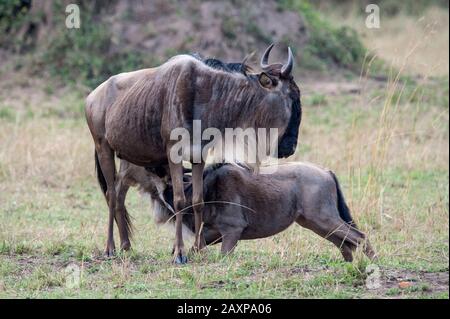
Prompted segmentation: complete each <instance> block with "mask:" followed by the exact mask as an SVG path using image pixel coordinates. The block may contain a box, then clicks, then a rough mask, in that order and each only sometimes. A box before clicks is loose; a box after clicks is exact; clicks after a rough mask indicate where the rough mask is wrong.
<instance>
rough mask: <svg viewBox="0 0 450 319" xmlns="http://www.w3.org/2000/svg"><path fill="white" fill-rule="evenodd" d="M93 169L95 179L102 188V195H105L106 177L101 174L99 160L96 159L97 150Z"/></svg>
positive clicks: (96, 155)
mask: <svg viewBox="0 0 450 319" xmlns="http://www.w3.org/2000/svg"><path fill="white" fill-rule="evenodd" d="M95 171H96V172H97V180H98V183H99V184H100V188H101V189H102V192H103V195H105V196H106V190H107V189H108V187H107V185H106V179H105V176H104V175H103V172H102V168H101V167H100V161H99V160H98V154H97V151H95Z"/></svg>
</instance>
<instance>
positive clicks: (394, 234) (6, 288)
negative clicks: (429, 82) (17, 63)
mask: <svg viewBox="0 0 450 319" xmlns="http://www.w3.org/2000/svg"><path fill="white" fill-rule="evenodd" d="M436 85H438V87H441V86H440V84H436ZM434 90H437V88H435V87H430V88H429V89H427V90H425V92H434ZM365 94H366V95H367V96H370V97H371V98H370V99H369V101H372V102H370V103H368V104H366V103H363V102H361V101H363V100H364V99H363V100H361V97H359V96H351V95H337V96H326V97H325V96H323V97H322V96H321V95H312V96H308V97H306V98H305V99H304V103H303V104H304V122H303V123H304V124H303V126H302V132H301V135H300V146H299V147H300V148H299V151H298V153H297V154H296V159H301V160H308V161H311V162H314V163H318V164H321V165H324V166H327V167H329V168H331V169H333V170H334V171H335V172H336V173H337V175H338V176H339V179H340V181H341V184H342V186H343V190H344V193H345V195H346V198H347V201H348V203H349V205H350V207H351V209H352V212H353V215H354V217H355V219H356V220H357V222H358V224H359V225H360V226H361V227H362V229H364V230H365V231H366V232H367V233H368V234H369V238H370V240H371V242H372V245H373V246H374V248H375V250H376V251H377V252H378V254H379V260H378V261H377V262H376V265H377V266H378V267H379V269H380V271H381V274H382V277H381V283H382V286H381V288H379V289H375V290H371V289H368V288H367V287H366V284H365V282H366V280H367V276H368V274H367V273H366V267H367V266H368V265H370V262H369V261H368V260H367V259H365V258H363V257H362V256H360V255H359V254H357V258H356V260H355V262H354V263H353V264H348V263H345V262H343V261H342V258H341V256H340V254H339V252H338V250H337V249H336V248H335V247H334V246H333V245H331V244H330V243H328V242H327V241H325V240H323V239H321V238H319V237H318V236H317V235H315V234H313V233H312V232H310V231H308V230H306V229H302V228H300V227H298V226H292V227H290V228H289V229H288V230H286V231H285V232H283V233H281V234H278V235H276V236H274V237H271V238H266V239H261V240H255V241H244V242H240V243H239V245H238V247H237V249H236V251H235V253H234V254H233V255H231V256H228V257H223V256H221V255H220V253H219V247H210V248H208V249H207V250H206V251H205V252H204V253H202V254H200V255H195V256H191V258H190V263H189V264H188V265H185V266H176V265H173V264H171V262H170V261H171V255H170V251H171V247H172V240H173V234H172V232H171V231H169V230H167V229H165V228H157V227H156V226H155V225H154V223H153V221H152V218H151V207H150V206H149V204H148V203H147V202H146V199H145V198H141V197H140V195H139V194H138V193H137V192H136V191H135V190H132V191H130V194H129V197H128V198H127V206H128V208H129V211H130V212H131V214H132V215H133V217H134V221H135V225H136V234H135V238H134V241H133V251H132V252H130V253H121V254H119V255H118V256H116V257H115V258H112V259H105V258H104V257H103V255H102V251H103V248H104V247H103V246H104V244H105V240H106V220H107V211H106V204H105V201H104V198H103V195H102V194H101V192H100V190H99V187H98V185H97V183H96V181H95V177H94V167H93V154H92V153H93V152H92V149H93V145H92V142H91V137H90V136H89V132H88V129H87V127H86V124H85V122H84V119H83V117H82V115H81V114H80V112H79V107H78V106H79V105H81V103H82V102H81V97H80V100H79V101H77V95H68V96H66V97H65V98H63V99H62V100H61V101H59V102H58V105H60V110H61V112H62V113H58V112H54V113H50V114H47V113H45V112H44V113H43V112H39V111H38V110H39V108H38V106H35V107H36V108H35V109H32V111H33V112H34V113H35V114H36V115H35V116H34V117H33V118H29V117H20V121H19V122H14V121H10V120H9V119H7V118H2V119H0V121H1V124H2V125H1V126H0V136H8V139H7V141H8V143H5V144H2V146H1V148H0V163H2V164H1V166H0V172H1V173H0V220H1V223H0V297H14V298H16V297H20V298H36V297H39V298H58V297H69V298H70V297H84V298H96V297H105V298H139V297H147V298H246V297H247V298H361V297H364V298H448V239H449V237H448V234H449V233H448V229H449V225H448V205H449V197H448V191H449V186H448V180H449V173H448V166H447V164H448V152H447V151H446V150H445V148H446V145H448V108H447V109H445V108H444V105H442V103H446V102H445V100H444V99H430V98H429V97H428V95H427V94H428V93H426V94H425V96H424V98H423V99H420V100H418V101H417V103H411V102H410V100H409V99H406V98H405V99H403V98H401V99H399V101H400V102H399V106H398V107H397V108H394V109H393V111H392V112H391V113H388V114H389V118H388V120H389V121H386V122H381V124H380V118H383V117H382V116H381V114H382V112H383V110H384V112H386V109H385V108H384V107H383V101H384V99H385V94H384V93H383V92H380V91H378V89H376V88H373V89H369V90H368V91H367V92H365ZM377 94H378V95H380V96H381V97H380V98H379V99H375V100H374V101H373V96H375V95H377ZM324 99H326V101H327V103H326V105H324V103H323V102H320V103H313V102H314V101H317V100H324ZM70 105H71V106H72V108H73V109H72V111H68V109H69V108H70ZM313 105H315V106H313ZM55 107H56V106H55ZM80 108H81V106H80ZM50 109H51V107H50ZM60 114H64V116H61V115H60ZM380 130H382V132H385V131H386V130H387V131H388V132H390V133H393V134H391V135H387V136H389V138H388V139H387V141H388V142H386V145H385V144H383V143H381V144H379V143H378V144H377V143H372V141H373V140H376V137H377V136H378V135H379V132H380ZM11 132H20V134H18V133H11ZM402 132H408V134H400V133H402ZM384 148H386V149H387V151H386V156H381V155H379V154H380V152H381V151H380V150H383V149H384ZM116 237H118V236H117V232H116ZM118 244H119V243H118V238H116V245H118ZM188 246H189V245H188ZM74 265H75V266H76V267H78V268H79V270H80V285H79V286H75V287H73V286H70V285H69V284H70V278H71V277H70V274H71V273H70V272H68V270H67V269H69V268H70V267H72V266H74ZM392 274H394V275H392ZM405 276H406V277H407V278H413V279H414V281H412V283H413V285H412V286H411V287H408V288H406V289H401V288H399V287H398V283H397V282H398V281H400V280H401V278H403V277H405ZM433 276H444V277H445V276H447V277H446V278H447V283H446V284H445V280H444V283H443V282H442V280H441V281H439V280H433V279H432V278H434V277H433ZM389 278H391V279H389ZM392 278H393V279H392ZM430 278H431V279H430ZM436 278H437V277H436Z"/></svg>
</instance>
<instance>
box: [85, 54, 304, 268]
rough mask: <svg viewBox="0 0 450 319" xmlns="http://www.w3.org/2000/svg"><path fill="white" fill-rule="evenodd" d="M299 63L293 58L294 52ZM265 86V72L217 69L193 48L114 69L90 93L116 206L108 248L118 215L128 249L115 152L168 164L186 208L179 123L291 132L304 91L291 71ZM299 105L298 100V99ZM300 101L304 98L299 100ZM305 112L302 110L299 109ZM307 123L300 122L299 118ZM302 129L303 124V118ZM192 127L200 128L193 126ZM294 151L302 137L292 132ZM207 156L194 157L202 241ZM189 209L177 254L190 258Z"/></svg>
mask: <svg viewBox="0 0 450 319" xmlns="http://www.w3.org/2000/svg"><path fill="white" fill-rule="evenodd" d="M290 61H291V62H290V63H291V64H292V58H291V60H290ZM278 73H279V74H280V75H279V76H278V77H276V76H275V75H271V78H274V77H276V81H273V82H271V83H270V84H269V85H265V86H262V85H261V83H260V76H261V75H260V74H250V75H247V74H241V73H234V72H226V71H222V70H217V69H212V68H211V67H209V66H207V65H206V64H204V63H203V62H202V61H199V60H198V59H196V58H194V57H192V56H187V55H183V56H176V57H174V58H172V59H171V60H169V61H168V62H166V63H165V64H163V65H162V66H160V67H158V68H154V69H146V70H141V71H136V72H131V73H128V74H121V75H118V76H116V77H112V78H111V79H109V80H108V81H107V82H105V83H104V84H102V85H100V86H99V87H98V88H97V89H96V90H94V92H92V93H91V94H90V95H89V96H88V98H87V104H86V117H87V121H88V125H89V129H90V130H91V133H92V136H93V139H94V143H95V147H96V156H97V158H98V161H97V163H98V170H99V173H101V175H102V176H103V178H102V177H101V176H100V177H99V180H100V181H103V183H104V185H105V186H104V189H106V192H105V197H106V199H107V202H108V207H109V224H108V241H107V247H106V253H107V254H108V255H111V254H113V253H114V249H115V246H114V239H113V220H114V219H115V220H116V222H117V223H118V227H119V234H120V236H121V242H122V248H124V249H128V248H129V246H130V244H129V238H128V233H127V229H126V225H127V221H126V220H124V219H123V214H121V213H120V209H121V208H120V207H119V208H117V192H116V185H115V184H116V171H115V165H114V155H115V154H116V155H117V156H118V157H119V158H122V159H125V160H127V161H129V162H131V163H133V164H136V165H140V166H147V167H167V166H168V171H169V172H170V176H171V180H172V183H173V189H174V207H175V210H176V211H180V210H181V209H183V208H184V206H185V203H186V198H185V195H184V190H183V183H182V179H183V168H182V164H181V163H173V162H171V161H170V160H169V158H168V154H169V151H170V149H171V147H172V146H173V145H174V144H175V143H176V141H171V140H170V138H169V137H170V133H171V131H172V130H173V129H175V128H178V127H182V128H186V129H188V130H191V128H192V121H193V120H201V121H202V129H203V130H204V129H206V128H208V127H215V128H218V129H220V130H224V129H225V128H226V127H230V128H235V127H241V128H249V127H250V128H255V129H256V128H267V129H269V128H278V131H279V133H281V134H280V136H281V138H280V141H282V140H283V134H284V132H285V131H286V128H287V127H288V124H289V123H290V122H291V121H290V119H291V115H292V114H293V112H292V108H291V106H292V105H294V104H295V103H298V101H297V100H299V99H300V95H299V90H298V88H297V86H296V85H295V82H294V81H293V79H292V76H290V74H287V75H281V73H280V72H278ZM296 105H297V104H296ZM298 105H299V103H298ZM296 116H297V113H296ZM298 124H299V122H298ZM296 132H297V134H298V125H297V131H296ZM191 134H192V132H191ZM289 141H290V142H289V144H290V145H289V147H288V149H289V151H288V152H287V153H286V154H284V155H283V156H289V155H291V154H292V153H293V152H294V151H295V145H296V139H295V144H294V141H292V139H291V138H290V139H289ZM203 167H204V163H199V164H193V169H192V171H193V172H192V176H193V192H192V202H193V203H194V204H195V208H194V213H195V216H196V218H195V220H196V222H195V234H196V240H195V244H194V246H195V247H196V249H200V248H201V246H202V242H203V241H202V238H201V236H200V227H201V223H202V221H201V218H202V217H201V216H202V209H203V205H202V203H203V186H202V184H203V179H202V176H203ZM181 226H182V215H181V214H177V216H176V241H175V245H174V246H175V259H176V260H177V261H181V262H183V261H184V259H185V255H184V243H183V239H182V234H181Z"/></svg>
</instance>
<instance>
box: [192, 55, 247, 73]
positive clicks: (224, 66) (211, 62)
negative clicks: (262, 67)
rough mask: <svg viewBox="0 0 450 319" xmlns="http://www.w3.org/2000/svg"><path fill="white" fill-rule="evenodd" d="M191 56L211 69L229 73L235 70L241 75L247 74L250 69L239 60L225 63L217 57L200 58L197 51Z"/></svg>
mask: <svg viewBox="0 0 450 319" xmlns="http://www.w3.org/2000/svg"><path fill="white" fill-rule="evenodd" d="M191 56H193V57H194V58H196V59H197V60H199V61H201V62H203V63H204V64H205V65H207V66H209V67H211V68H213V69H216V70H221V71H224V72H229V73H233V72H236V73H241V74H243V75H247V72H248V71H250V70H251V69H252V68H251V67H250V66H249V65H248V64H246V63H241V62H231V63H225V62H223V61H221V60H219V59H215V58H202V57H201V56H200V55H199V54H197V53H193V54H191Z"/></svg>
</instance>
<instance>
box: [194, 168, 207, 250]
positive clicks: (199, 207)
mask: <svg viewBox="0 0 450 319" xmlns="http://www.w3.org/2000/svg"><path fill="white" fill-rule="evenodd" d="M204 168H205V163H199V164H193V165H192V207H193V210H194V222H195V241H194V247H193V250H194V251H199V250H200V249H202V248H203V247H205V240H204V237H203V236H202V234H201V233H202V232H201V230H202V227H203V207H204V202H203V169H204Z"/></svg>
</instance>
